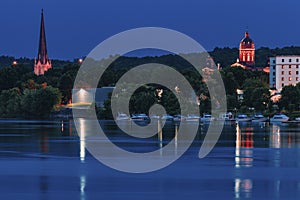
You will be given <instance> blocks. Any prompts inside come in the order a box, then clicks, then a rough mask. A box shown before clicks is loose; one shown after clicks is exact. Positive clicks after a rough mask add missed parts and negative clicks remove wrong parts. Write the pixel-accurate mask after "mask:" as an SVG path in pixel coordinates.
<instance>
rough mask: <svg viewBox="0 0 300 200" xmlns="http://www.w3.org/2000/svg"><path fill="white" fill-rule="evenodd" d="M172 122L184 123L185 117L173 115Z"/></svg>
mask: <svg viewBox="0 0 300 200" xmlns="http://www.w3.org/2000/svg"><path fill="white" fill-rule="evenodd" d="M173 121H174V122H182V121H185V117H184V116H183V115H175V116H174V118H173Z"/></svg>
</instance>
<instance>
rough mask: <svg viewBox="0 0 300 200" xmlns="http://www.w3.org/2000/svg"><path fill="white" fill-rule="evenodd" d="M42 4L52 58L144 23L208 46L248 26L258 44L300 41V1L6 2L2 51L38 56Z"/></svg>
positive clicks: (232, 40)
mask: <svg viewBox="0 0 300 200" xmlns="http://www.w3.org/2000/svg"><path fill="white" fill-rule="evenodd" d="M42 8H44V13H45V23H46V36H47V45H48V53H49V57H50V58H52V59H54V58H55V59H71V60H72V59H73V58H78V57H82V56H85V55H87V54H88V53H89V52H90V51H91V50H92V49H93V48H94V47H95V46H96V45H98V44H99V43H100V42H101V41H103V40H105V39H106V38H108V37H110V36H112V35H114V34H117V33H119V32H121V31H125V30H127V29H131V28H137V27H145V26H157V27H165V28H170V29H174V30H177V31H180V32H182V33H185V34H187V35H189V36H190V37H192V38H194V39H195V40H197V41H198V42H199V43H200V44H202V45H203V46H204V47H205V48H206V49H207V50H212V49H213V48H214V47H238V44H239V41H240V40H241V39H242V37H243V36H244V32H245V30H246V27H247V26H248V27H249V32H250V37H251V38H252V39H253V40H254V42H255V43H256V47H257V48H259V47H262V46H267V47H270V48H274V47H283V46H291V45H294V46H299V45H300V28H299V25H300V12H299V8H300V1H299V0H285V1H282V0H281V1H279V0H252V1H245V0H205V1H202V0H2V1H1V3H0V23H1V28H0V35H1V37H0V55H10V56H15V57H29V58H34V57H36V54H37V48H38V35H39V28H40V27H39V26H40V14H41V9H42Z"/></svg>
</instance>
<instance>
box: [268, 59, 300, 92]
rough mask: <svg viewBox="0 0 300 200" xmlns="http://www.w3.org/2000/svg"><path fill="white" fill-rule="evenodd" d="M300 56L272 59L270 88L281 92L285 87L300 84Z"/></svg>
mask: <svg viewBox="0 0 300 200" xmlns="http://www.w3.org/2000/svg"><path fill="white" fill-rule="evenodd" d="M299 65H300V56H294V55H292V56H276V57H271V58H270V87H271V88H276V89H277V90H278V91H281V90H282V88H283V87H284V86H287V85H296V84H297V83H299V82H300V72H299V71H300V69H299Z"/></svg>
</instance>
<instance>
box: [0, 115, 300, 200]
mask: <svg viewBox="0 0 300 200" xmlns="http://www.w3.org/2000/svg"><path fill="white" fill-rule="evenodd" d="M87 121H88V120H85V121H84V123H88V122H87ZM101 125H102V127H103V128H104V130H105V133H106V134H107V135H110V136H111V137H110V139H111V141H112V142H114V143H115V144H117V145H118V144H120V145H121V146H122V145H123V146H124V147H125V149H126V147H128V149H131V150H132V151H136V152H140V151H151V150H155V149H159V148H161V146H160V145H159V144H160V143H159V142H158V140H157V138H156V137H155V136H154V137H152V138H150V139H148V140H145V141H143V140H138V141H136V140H134V141H131V139H130V138H125V136H124V134H122V133H121V132H120V130H119V129H118V127H117V126H116V125H115V124H114V123H113V122H112V121H101ZM206 129H207V124H204V125H201V126H200V127H199V130H198V134H197V136H196V139H195V142H194V143H193V144H192V146H191V147H190V148H189V149H188V151H187V152H186V153H184V155H183V156H182V157H181V158H180V159H178V160H177V161H176V162H174V163H173V164H171V165H170V166H168V167H166V168H164V169H161V170H158V171H155V172H151V173H145V174H129V173H124V172H119V171H116V170H114V169H111V168H109V167H107V166H105V165H103V164H102V163H100V162H99V161H97V160H96V159H95V158H94V157H93V156H92V155H91V154H90V153H89V152H88V151H87V150H86V148H85V147H86V141H85V139H84V138H82V137H81V138H80V137H78V135H77V131H76V129H75V126H74V123H73V122H72V121H25V120H5V119H4V120H0V177H1V178H0V199H30V200H32V199H80V200H86V199H300V141H299V136H300V125H286V124H268V123H256V124H255V123H245V124H236V123H230V124H226V125H225V126H224V129H223V132H222V135H221V137H220V139H219V141H218V143H217V145H216V146H215V147H214V149H213V151H212V152H211V153H210V154H209V155H208V156H206V157H205V158H203V159H199V158H198V152H199V148H200V146H201V143H202V140H203V137H204V136H205V132H206ZM83 131H84V130H83ZM174 131H175V126H174V125H173V124H167V125H166V126H165V128H164V129H163V135H164V136H163V140H164V141H166V142H167V141H169V140H170V138H172V134H173V133H174ZM174 150H176V149H174ZM128 162H130V161H128Z"/></svg>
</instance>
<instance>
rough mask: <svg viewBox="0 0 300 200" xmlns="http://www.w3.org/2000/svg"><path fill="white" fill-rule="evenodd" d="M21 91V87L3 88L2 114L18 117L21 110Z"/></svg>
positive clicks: (1, 94) (0, 111) (1, 96)
mask: <svg viewBox="0 0 300 200" xmlns="http://www.w3.org/2000/svg"><path fill="white" fill-rule="evenodd" d="M21 98H22V96H21V92H20V89H19V88H13V89H9V90H2V91H1V93H0V102H1V104H0V116H1V117H17V116H19V115H20V112H21Z"/></svg>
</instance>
